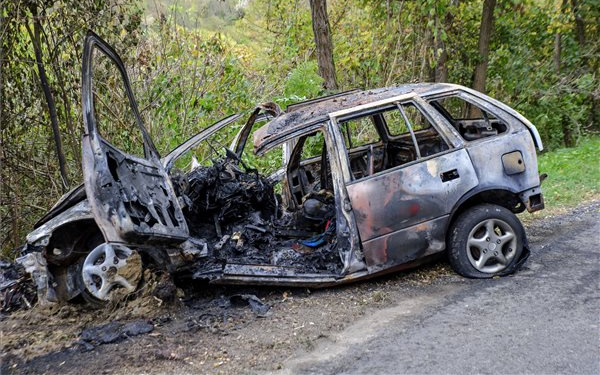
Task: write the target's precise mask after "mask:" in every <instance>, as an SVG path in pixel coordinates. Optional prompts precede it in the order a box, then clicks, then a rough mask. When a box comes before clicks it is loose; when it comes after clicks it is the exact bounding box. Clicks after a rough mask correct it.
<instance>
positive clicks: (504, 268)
mask: <svg viewBox="0 0 600 375" xmlns="http://www.w3.org/2000/svg"><path fill="white" fill-rule="evenodd" d="M448 239H449V244H448V258H449V261H450V264H451V265H452V268H454V270H455V271H456V272H457V273H459V274H461V275H463V276H466V277H472V278H489V277H493V276H497V275H505V274H509V273H511V272H513V271H515V269H516V268H517V267H518V265H519V264H520V262H519V260H520V258H521V254H522V252H523V246H524V243H525V230H524V229H523V225H522V224H521V222H520V221H519V219H518V218H517V217H516V216H515V215H514V214H513V213H512V212H510V211H509V210H508V209H506V208H504V207H501V206H497V205H493V204H482V205H478V206H474V207H472V208H470V209H468V210H467V211H465V212H463V213H462V214H461V215H460V216H459V217H458V218H457V219H456V221H455V222H454V223H453V224H452V226H451V229H450V234H449V238H448Z"/></svg>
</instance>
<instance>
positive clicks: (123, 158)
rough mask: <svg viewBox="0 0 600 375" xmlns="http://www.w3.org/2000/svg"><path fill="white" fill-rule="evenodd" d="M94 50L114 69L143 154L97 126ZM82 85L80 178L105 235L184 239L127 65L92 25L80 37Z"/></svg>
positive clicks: (131, 240)
mask: <svg viewBox="0 0 600 375" xmlns="http://www.w3.org/2000/svg"><path fill="white" fill-rule="evenodd" d="M94 51H99V52H100V53H103V54H104V55H105V56H106V57H108V58H109V59H110V60H111V62H112V63H114V65H115V66H116V68H117V69H118V72H119V74H120V76H121V82H122V84H123V88H124V90H125V93H126V95H127V98H128V101H129V106H130V109H131V111H132V113H133V116H134V117H135V121H136V125H137V126H138V128H139V131H140V132H141V134H142V140H143V143H144V157H143V158H142V157H139V156H135V155H130V154H128V153H126V152H124V151H121V150H119V149H118V148H117V147H115V146H114V145H112V144H111V143H110V142H109V141H107V140H105V139H104V138H103V137H102V136H101V133H100V132H99V129H98V122H97V120H96V116H95V108H94V92H93V82H92V78H93V76H92V72H93V60H94V59H93V52H94ZM81 90H82V107H83V121H84V136H83V140H82V154H83V155H82V166H83V172H84V184H85V190H86V195H87V197H88V200H89V202H90V208H91V211H92V213H93V215H94V219H95V221H96V223H97V225H98V227H99V228H100V230H101V231H102V234H103V235H104V239H105V240H106V241H107V242H117V243H126V244H133V245H145V244H152V243H179V242H182V241H185V240H186V239H187V238H188V237H189V230H188V227H187V223H186V220H185V218H184V216H183V212H182V210H181V206H180V205H179V201H178V198H177V196H176V195H175V190H174V189H173V186H172V184H171V180H170V178H169V176H168V174H167V172H166V170H165V168H164V167H163V165H162V163H161V160H160V155H159V153H158V151H157V150H156V147H155V146H154V143H153V142H152V139H151V138H150V136H149V134H148V132H147V131H146V128H145V127H144V125H143V123H142V119H141V116H140V113H139V110H138V106H137V103H136V100H135V97H134V95H133V91H132V89H131V84H130V81H129V77H128V74H127V71H126V69H125V65H124V64H123V61H122V60H121V58H120V57H119V55H118V54H117V52H116V51H115V50H114V49H113V48H112V47H111V46H110V45H109V44H108V43H106V42H105V41H104V40H102V39H101V38H100V37H99V36H98V35H96V34H94V33H93V32H91V31H89V32H88V34H87V35H86V38H85V41H84V49H83V59H82V84H81Z"/></svg>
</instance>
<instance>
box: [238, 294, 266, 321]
mask: <svg viewBox="0 0 600 375" xmlns="http://www.w3.org/2000/svg"><path fill="white" fill-rule="evenodd" d="M229 301H231V304H232V305H233V306H243V305H248V306H250V309H251V310H252V312H253V313H254V314H256V316H258V317H261V318H263V317H266V316H268V315H269V309H270V308H271V306H269V305H267V304H266V303H264V302H263V301H262V300H261V299H260V298H258V297H257V296H255V295H254V294H234V295H233V296H231V297H229Z"/></svg>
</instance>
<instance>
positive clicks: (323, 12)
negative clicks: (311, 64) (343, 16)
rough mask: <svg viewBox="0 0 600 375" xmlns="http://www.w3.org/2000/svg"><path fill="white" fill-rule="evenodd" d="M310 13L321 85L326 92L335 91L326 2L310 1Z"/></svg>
mask: <svg viewBox="0 0 600 375" xmlns="http://www.w3.org/2000/svg"><path fill="white" fill-rule="evenodd" d="M310 11H311V15H312V27H313V33H314V36H315V45H316V52H317V62H318V64H319V75H320V76H321V77H322V78H323V80H324V83H323V84H324V86H325V88H326V89H327V90H335V89H337V80H336V77H335V65H334V62H333V42H332V41H331V29H330V27H329V17H328V16H327V2H326V0H310Z"/></svg>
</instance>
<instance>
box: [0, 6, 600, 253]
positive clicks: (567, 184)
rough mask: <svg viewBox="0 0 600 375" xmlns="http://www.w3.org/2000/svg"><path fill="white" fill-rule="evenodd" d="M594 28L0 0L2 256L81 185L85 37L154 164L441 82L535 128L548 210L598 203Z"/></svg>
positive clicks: (454, 11) (563, 16) (526, 13)
mask: <svg viewBox="0 0 600 375" xmlns="http://www.w3.org/2000/svg"><path fill="white" fill-rule="evenodd" d="M325 6H326V11H325V12H322V11H321V12H319V11H314V10H318V9H323V8H325ZM319 15H320V16H319ZM323 15H325V16H326V17H325V18H323ZM599 17H600V10H599V6H598V4H596V2H593V1H579V0H570V1H569V0H514V1H510V2H496V1H495V0H469V1H460V2H459V1H454V0H443V1H432V0H416V1H403V0H402V1H393V2H391V1H373V0H327V2H326V1H325V0H302V1H297V0H239V1H238V0H201V1H192V0H177V1H175V0H110V1H105V0H83V1H67V0H43V1H42V0H12V1H3V2H1V5H0V180H1V182H0V184H1V190H0V222H1V228H0V246H1V248H2V253H3V254H5V255H6V254H11V251H12V249H14V248H15V247H17V246H19V245H20V244H22V243H23V240H24V236H25V234H26V233H28V232H29V231H30V230H31V228H32V226H33V223H34V222H35V221H36V220H37V219H38V218H39V217H40V216H41V215H42V214H43V213H44V212H45V211H46V210H47V209H48V208H50V206H52V204H53V203H54V202H56V200H57V199H58V198H59V197H60V196H61V195H62V194H63V193H64V192H65V191H67V190H68V189H70V188H73V187H75V186H77V185H78V184H79V183H80V182H81V178H82V175H81V155H80V153H81V149H80V144H81V136H82V135H83V122H82V115H81V105H80V103H81V98H80V95H81V94H80V89H81V88H80V81H81V77H80V75H81V53H82V42H83V38H84V36H85V33H86V32H87V30H88V29H91V30H93V31H95V32H96V33H97V34H98V35H100V36H101V37H102V38H103V39H105V40H106V41H107V42H109V43H110V44H111V45H113V46H114V48H115V49H116V50H117V51H118V53H119V54H120V55H121V57H122V58H123V59H124V62H125V64H126V66H127V67H128V71H129V74H130V77H131V80H132V85H133V88H134V91H135V93H136V96H137V99H138V102H139V107H140V109H141V112H142V116H143V118H144V121H145V124H146V126H147V127H148V129H149V132H150V134H151V136H152V138H153V139H154V141H155V142H156V145H157V147H158V149H159V151H160V152H161V154H163V155H164V154H166V153H167V152H168V151H170V150H171V149H172V148H173V147H174V146H175V145H177V144H178V143H180V142H181V141H183V140H185V139H187V138H188V137H189V136H191V135H192V134H194V133H196V132H198V131H199V129H201V128H204V127H206V126H207V125H209V124H211V123H213V122H215V121H217V120H218V119H220V118H223V117H225V116H227V115H230V114H232V113H235V112H239V111H240V110H243V109H250V108H252V107H253V106H255V105H256V104H257V103H261V102H264V101H275V102H276V103H278V104H279V105H281V106H282V107H285V106H286V105H288V104H290V103H294V102H297V101H301V100H305V99H310V98H313V97H316V96H319V95H323V94H327V93H330V92H337V91H343V90H348V89H352V88H374V87H382V86H390V85H395V84H402V83H407V82H417V81H419V82H425V81H436V82H452V83H458V84H462V85H465V86H469V87H474V88H476V89H478V90H480V91H484V92H486V93H487V94H489V95H490V96H492V97H495V98H497V99H499V100H501V101H503V102H505V103H507V104H508V105H510V106H512V107H514V108H515V109H517V110H518V111H519V112H521V113H522V114H523V115H525V116H526V117H527V118H529V119H530V120H531V121H532V122H533V123H534V124H535V125H536V126H537V127H538V130H539V131H540V134H541V136H542V139H543V141H544V146H545V147H546V149H547V150H548V152H547V153H545V154H543V155H542V156H541V158H540V163H541V168H540V170H541V171H542V172H546V173H548V174H549V175H550V177H549V178H548V180H547V181H546V182H545V183H544V185H543V188H544V190H545V192H546V197H547V199H546V203H547V206H548V207H552V206H554V205H559V206H569V205H573V204H576V203H577V202H578V201H579V200H581V199H586V198H587V197H592V196H595V195H597V194H598V181H599V179H598V177H599V176H598V173H599V171H598V161H597V160H594V156H595V153H596V150H598V146H599V141H598V137H597V136H594V134H597V133H598V131H599V130H600V123H599V120H598V119H599V117H598V116H599V110H600V102H599V100H600V85H598V76H599V69H600V66H599V59H598V58H597V57H598V55H599V51H600V49H599V47H600V40H599V39H598V38H597V37H596V36H597V35H598V34H599V31H600V30H598V28H599V27H600V20H599ZM315 25H316V26H315ZM325 34H327V35H325ZM98 74H99V77H103V79H104V82H105V84H106V86H105V88H109V89H110V88H112V87H113V85H117V84H118V82H119V81H118V77H116V76H114V75H113V76H111V75H110V72H109V71H105V70H103V67H102V66H99V67H98ZM96 88H97V89H98V93H101V91H102V88H101V87H100V86H96ZM108 91H110V90H108ZM121 99H124V98H121ZM106 103H109V104H110V105H109V106H106V107H107V108H106V110H107V111H110V112H111V114H112V115H116V116H117V117H118V116H119V115H120V114H121V113H122V112H124V111H127V108H126V106H125V105H122V104H123V103H125V104H126V102H125V101H124V100H119V97H116V98H115V99H114V100H113V101H107V102H106ZM121 123H124V121H122V120H120V121H116V122H110V123H109V124H105V127H104V128H103V129H104V130H105V132H106V134H105V135H107V136H108V137H109V140H110V141H111V142H113V143H114V144H115V145H117V146H118V147H122V148H124V149H125V150H126V151H133V149H135V148H136V147H138V148H139V144H136V142H135V137H134V136H135V134H138V132H137V130H136V129H131V128H128V127H127V126H126V125H123V124H121ZM239 125H241V124H238V125H236V126H233V127H231V128H229V129H228V133H227V134H225V135H223V139H222V140H221V141H226V140H227V139H229V138H230V137H232V136H233V134H234V133H235V132H236V131H237V129H239V127H238V126H239ZM101 127H102V124H101ZM578 145H579V146H578ZM565 147H566V148H565ZM596 159H597V158H596ZM279 160H280V159H279V154H277V153H272V155H267V158H266V159H264V160H261V161H257V160H250V162H251V163H256V165H257V166H258V167H259V168H261V167H264V168H273V167H274V166H276V165H277V164H278V163H279Z"/></svg>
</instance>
